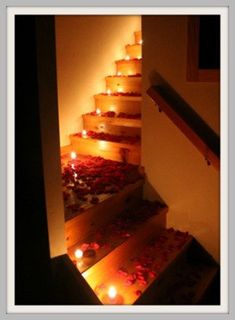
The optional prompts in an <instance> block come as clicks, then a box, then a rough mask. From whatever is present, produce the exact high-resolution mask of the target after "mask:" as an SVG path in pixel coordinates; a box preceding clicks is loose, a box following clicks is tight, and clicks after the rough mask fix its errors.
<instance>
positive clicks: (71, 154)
mask: <svg viewBox="0 0 235 320" xmlns="http://www.w3.org/2000/svg"><path fill="white" fill-rule="evenodd" d="M70 158H71V159H73V160H74V159H76V158H77V154H76V152H75V151H72V152H71V153H70Z"/></svg>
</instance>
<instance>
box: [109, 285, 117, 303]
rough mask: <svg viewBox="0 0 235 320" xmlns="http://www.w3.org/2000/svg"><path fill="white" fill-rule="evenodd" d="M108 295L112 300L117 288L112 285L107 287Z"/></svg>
mask: <svg viewBox="0 0 235 320" xmlns="http://www.w3.org/2000/svg"><path fill="white" fill-rule="evenodd" d="M108 296H109V298H110V300H111V301H113V300H114V299H115V298H116V296H117V290H116V288H115V287H114V286H111V287H109V290H108Z"/></svg>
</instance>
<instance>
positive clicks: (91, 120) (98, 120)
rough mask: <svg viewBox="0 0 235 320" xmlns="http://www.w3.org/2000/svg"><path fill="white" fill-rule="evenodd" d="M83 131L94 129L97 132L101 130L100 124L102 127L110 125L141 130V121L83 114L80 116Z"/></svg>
mask: <svg viewBox="0 0 235 320" xmlns="http://www.w3.org/2000/svg"><path fill="white" fill-rule="evenodd" d="M82 118H83V124H84V129H86V130H93V129H92V128H96V129H97V130H100V129H103V128H102V126H101V125H102V124H104V125H112V126H124V127H132V128H141V123H142V122H141V119H128V118H121V117H107V116H95V115H89V114H84V115H83V116H82Z"/></svg>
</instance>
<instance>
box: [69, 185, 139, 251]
mask: <svg viewBox="0 0 235 320" xmlns="http://www.w3.org/2000/svg"><path fill="white" fill-rule="evenodd" d="M142 185H143V181H142V180H140V181H138V182H136V183H135V184H131V185H129V186H127V187H126V188H125V189H124V190H123V191H121V192H119V193H118V194H116V195H114V196H112V197H110V198H108V199H107V200H104V201H103V202H101V203H99V204H97V205H95V206H92V207H91V208H89V209H88V210H86V211H85V212H83V213H82V214H80V215H78V216H76V217H75V218H73V219H71V220H69V221H66V223H65V234H66V246H67V248H71V247H73V246H74V245H76V243H78V242H81V241H83V239H85V238H86V237H87V236H88V235H89V234H90V233H92V232H94V231H95V230H97V228H98V227H101V226H102V225H104V224H106V223H108V222H109V221H110V220H112V219H113V218H114V217H115V216H116V215H118V214H120V213H121V212H123V211H124V210H126V209H127V208H130V207H132V206H133V205H134V203H135V202H136V199H140V198H141V197H142V193H143V188H142ZM74 249H75V248H74ZM70 250H71V249H70Z"/></svg>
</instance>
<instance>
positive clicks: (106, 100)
mask: <svg viewBox="0 0 235 320" xmlns="http://www.w3.org/2000/svg"><path fill="white" fill-rule="evenodd" d="M95 106H96V108H99V109H100V110H101V111H102V112H107V111H114V112H116V113H119V112H126V113H131V114H135V113H141V100H140V98H139V99H138V100H128V99H126V100H125V99H123V98H120V97H111V96H110V97H109V96H95Z"/></svg>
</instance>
